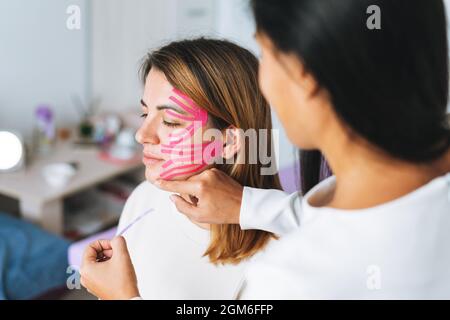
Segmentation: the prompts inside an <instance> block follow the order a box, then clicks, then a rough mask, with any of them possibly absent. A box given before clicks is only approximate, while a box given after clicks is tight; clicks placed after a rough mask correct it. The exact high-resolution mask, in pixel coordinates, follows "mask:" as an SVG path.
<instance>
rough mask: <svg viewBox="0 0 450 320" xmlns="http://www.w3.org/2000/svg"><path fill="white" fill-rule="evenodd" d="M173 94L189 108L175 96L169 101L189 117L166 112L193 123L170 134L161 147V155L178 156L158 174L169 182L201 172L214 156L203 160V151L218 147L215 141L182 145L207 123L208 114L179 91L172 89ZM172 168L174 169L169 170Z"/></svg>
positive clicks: (168, 162)
mask: <svg viewBox="0 0 450 320" xmlns="http://www.w3.org/2000/svg"><path fill="white" fill-rule="evenodd" d="M173 92H174V94H176V95H178V96H179V97H181V98H182V99H183V100H184V101H186V102H187V103H188V104H189V106H187V105H186V104H185V103H183V102H182V101H181V100H179V99H178V98H177V97H175V96H171V97H170V98H169V99H170V100H171V101H173V102H174V103H176V104H177V105H178V106H180V107H181V108H182V109H183V110H185V111H186V112H187V113H188V114H190V116H185V115H180V114H178V113H175V112H172V111H170V110H168V111H166V112H167V113H168V114H170V115H171V116H174V117H177V118H179V119H182V120H188V121H193V123H192V124H191V125H189V126H188V127H187V128H186V129H184V130H181V132H178V133H174V134H170V135H169V141H170V142H169V144H165V145H162V150H161V152H162V153H166V154H171V155H172V156H178V157H175V158H173V157H172V159H171V160H169V161H167V162H166V163H164V164H163V168H164V169H167V170H165V171H163V172H162V173H161V174H160V177H161V178H163V179H165V180H170V179H173V178H175V177H177V176H182V175H187V174H192V173H196V172H199V171H201V170H202V169H204V168H205V167H206V166H207V165H208V163H209V162H210V161H211V160H213V159H214V157H215V156H216V155H215V154H214V155H212V154H208V155H206V157H205V159H204V158H203V151H204V150H205V149H206V148H207V147H209V146H210V145H212V144H214V147H217V146H218V142H216V141H212V142H207V143H201V144H189V143H186V144H182V143H183V142H187V140H188V139H191V138H192V137H193V136H194V134H195V132H197V131H198V130H199V129H200V128H202V127H203V126H205V125H206V124H207V123H208V113H207V112H206V111H204V110H203V109H201V108H200V107H199V106H198V105H197V104H196V103H195V102H194V101H193V100H192V99H190V98H189V97H188V96H186V95H185V94H183V93H182V92H181V91H179V90H177V89H173ZM220 146H221V144H220ZM214 150H216V149H214ZM219 150H220V149H219ZM214 153H215V152H214ZM187 161H191V162H194V163H186V162H187ZM177 164H180V166H176V165H177ZM172 166H175V167H173V168H170V167H172Z"/></svg>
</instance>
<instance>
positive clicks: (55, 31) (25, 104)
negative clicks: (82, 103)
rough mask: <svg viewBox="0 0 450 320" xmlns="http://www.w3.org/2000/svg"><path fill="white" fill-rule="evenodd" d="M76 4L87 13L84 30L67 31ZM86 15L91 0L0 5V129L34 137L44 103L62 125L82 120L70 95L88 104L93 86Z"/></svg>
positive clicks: (5, 0)
mask: <svg viewBox="0 0 450 320" xmlns="http://www.w3.org/2000/svg"><path fill="white" fill-rule="evenodd" d="M72 4H75V5H79V6H80V8H81V9H82V12H83V14H82V24H81V30H76V31H70V30H68V29H67V27H66V20H67V18H68V15H67V14H66V10H67V7H68V6H69V5H72ZM87 12H88V10H87V6H86V0H39V1H30V0H13V1H12V0H0V41H1V49H0V70H1V71H0V128H8V129H14V130H17V131H20V132H22V134H23V135H25V136H27V137H29V135H30V133H31V128H32V126H33V115H34V109H35V107H36V105H38V104H40V103H49V104H50V105H52V106H53V107H54V109H55V111H56V118H57V120H58V122H59V123H60V124H65V123H71V122H72V123H73V122H74V121H76V120H77V113H76V112H75V111H74V108H73V106H72V104H71V95H73V94H78V95H80V96H81V97H82V98H83V99H85V98H86V97H87V95H88V91H89V85H90V84H89V82H88V81H87V79H88V77H87V75H88V68H89V64H88V60H87V52H88V51H87V50H88V48H87V44H88V42H87V39H88V34H89V32H88V29H89V26H88V25H87V23H86V22H87V20H88V19H86V18H87V17H86V14H85V13H87Z"/></svg>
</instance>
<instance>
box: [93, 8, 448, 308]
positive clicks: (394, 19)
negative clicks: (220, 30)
mask: <svg viewBox="0 0 450 320" xmlns="http://www.w3.org/2000/svg"><path fill="white" fill-rule="evenodd" d="M373 5H376V6H378V9H380V10H379V11H378V13H381V14H379V16H378V17H371V16H370V15H369V14H367V12H368V8H369V7H370V6H373ZM252 7H253V11H254V15H255V19H256V24H257V40H258V42H259V44H260V46H261V48H262V59H261V64H260V75H259V78H260V85H261V88H262V91H263V93H264V95H265V97H266V98H267V99H268V101H269V102H270V104H271V105H272V106H273V108H274V109H275V111H276V112H277V114H278V116H279V118H280V120H281V122H282V124H283V126H284V128H285V129H286V132H287V134H288V136H289V138H290V140H291V141H292V142H293V143H294V144H295V145H297V146H299V147H301V148H303V149H312V150H314V149H317V150H320V151H321V152H322V153H323V154H324V155H325V157H326V159H327V161H328V163H329V165H330V167H331V169H332V171H333V173H334V174H335V176H333V177H331V178H329V179H326V180H325V181H323V182H321V183H319V184H318V185H317V186H315V187H314V188H313V189H312V190H311V191H310V192H308V193H307V194H306V196H304V197H300V196H299V195H298V194H293V195H290V196H288V195H285V194H284V193H282V192H281V191H276V190H269V191H268V190H259V189H253V188H248V187H245V188H243V187H241V186H240V185H239V184H238V183H236V182H234V181H233V180H232V179H228V178H227V177H226V176H225V174H223V173H222V172H218V171H216V170H211V171H207V172H204V173H202V174H201V175H199V176H196V177H195V179H192V180H190V181H185V182H166V181H162V182H161V183H160V187H161V188H164V189H165V190H170V191H172V192H177V193H182V194H190V195H193V196H195V197H197V198H198V202H197V203H196V205H192V204H190V203H188V202H186V201H183V200H182V199H180V198H176V205H177V208H178V210H179V211H181V212H183V213H184V214H186V215H188V216H189V217H190V218H191V219H193V220H196V221H199V222H208V223H240V225H241V227H242V228H243V229H255V228H258V229H263V230H268V231H272V232H274V233H276V234H285V233H290V234H289V235H286V236H283V237H282V238H281V239H280V240H279V241H277V242H274V243H272V244H271V246H270V247H269V248H268V249H267V251H266V252H265V255H264V256H262V257H261V258H260V259H257V260H256V261H254V263H252V264H251V265H250V266H249V268H248V270H247V273H246V281H245V284H244V285H243V286H242V289H241V295H240V296H241V297H242V298H249V299H254V298H288V299H297V298H300V299H303V298H306V299H346V298H347V299H378V298H380V299H394V298H397V299H443V298H446V299H449V298H450V232H449V230H450V174H449V171H450V128H449V125H448V121H447V120H446V108H447V100H448V88H449V83H448V48H447V32H446V31H447V25H446V17H445V10H444V4H443V1H442V0H430V1H423V0H321V1H317V0H286V1H283V2H280V1H277V0H253V1H252ZM372 8H373V7H372ZM369 18H376V19H377V18H378V19H381V20H380V21H379V26H380V27H381V29H370V28H368V27H367V20H368V19H369ZM116 253H117V255H118V256H125V255H126V247H125V246H122V247H121V249H120V250H117V251H116ZM116 253H115V254H116ZM95 267H96V268H101V267H102V266H101V265H95ZM119 270H120V272H121V273H122V274H123V276H124V277H125V276H126V275H128V280H127V281H123V282H122V283H121V284H120V286H119V287H120V288H121V289H122V290H123V292H129V294H128V296H126V295H125V296H124V297H127V298H130V297H131V296H132V295H137V294H138V293H137V291H136V290H133V288H134V287H133V281H132V279H133V278H132V275H133V269H132V268H131V267H130V264H129V263H128V264H127V260H126V259H123V262H122V263H121V265H120V266H111V267H110V268H108V272H110V273H111V274H115V273H117V272H119ZM98 286H99V287H101V288H103V289H104V290H105V291H108V290H107V286H105V285H102V284H101V283H99V284H98ZM130 292H131V293H133V294H130Z"/></svg>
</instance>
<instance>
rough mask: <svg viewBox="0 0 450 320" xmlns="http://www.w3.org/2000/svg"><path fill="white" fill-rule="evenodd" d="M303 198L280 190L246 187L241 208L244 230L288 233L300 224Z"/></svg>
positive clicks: (297, 194)
mask: <svg viewBox="0 0 450 320" xmlns="http://www.w3.org/2000/svg"><path fill="white" fill-rule="evenodd" d="M300 211H301V198H300V195H299V193H298V192H295V193H293V194H291V195H289V194H287V193H285V192H283V191H280V190H265V189H255V188H248V187H245V188H244V192H243V196H242V204H241V210H240V214H239V216H240V225H241V228H242V229H243V230H249V229H257V230H265V231H269V232H273V233H275V234H277V235H283V234H287V233H289V232H291V231H293V230H295V229H296V228H298V226H299V225H300V219H299V213H300Z"/></svg>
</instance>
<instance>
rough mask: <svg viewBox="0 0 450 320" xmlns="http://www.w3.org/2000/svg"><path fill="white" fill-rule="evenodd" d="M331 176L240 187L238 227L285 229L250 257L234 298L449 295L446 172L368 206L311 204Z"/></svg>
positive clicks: (327, 190) (449, 184)
mask: <svg viewBox="0 0 450 320" xmlns="http://www.w3.org/2000/svg"><path fill="white" fill-rule="evenodd" d="M335 184H336V180H335V178H334V177H331V178H329V179H327V180H325V181H323V182H322V183H320V184H319V185H318V186H316V187H315V188H314V189H313V190H311V192H310V193H309V194H308V195H306V197H305V198H303V199H302V198H301V197H299V196H298V195H296V194H294V195H290V196H288V195H286V194H283V193H282V192H279V191H274V190H258V189H253V188H245V189H244V197H243V205H242V207H241V227H243V228H247V229H251V228H260V229H264V230H268V231H273V232H276V233H278V234H284V233H287V232H288V233H289V232H290V233H289V234H288V235H285V236H283V237H282V238H281V239H280V240H279V241H276V242H272V243H271V244H270V246H269V247H268V248H267V249H266V252H265V254H263V255H260V256H259V257H258V258H257V259H255V260H254V261H253V262H252V264H251V265H248V270H247V272H246V276H245V281H244V284H243V287H242V288H241V292H240V295H239V296H240V298H241V299H450V174H447V175H446V176H442V177H439V178H436V179H434V180H433V181H431V182H430V183H428V184H426V185H425V186H422V187H421V188H419V189H417V190H415V191H414V192H411V193H410V194H408V195H405V196H403V197H401V198H399V199H396V200H394V201H391V202H388V203H385V204H383V205H379V206H376V207H372V208H369V209H364V210H338V209H333V208H327V207H321V208H316V207H312V206H311V205H310V204H309V202H308V199H309V198H310V197H312V196H313V195H314V197H317V199H326V198H327V197H328V196H329V195H330V194H331V193H332V192H333V191H334V189H335ZM319 201H320V200H319ZM252 226H253V227H252Z"/></svg>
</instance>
